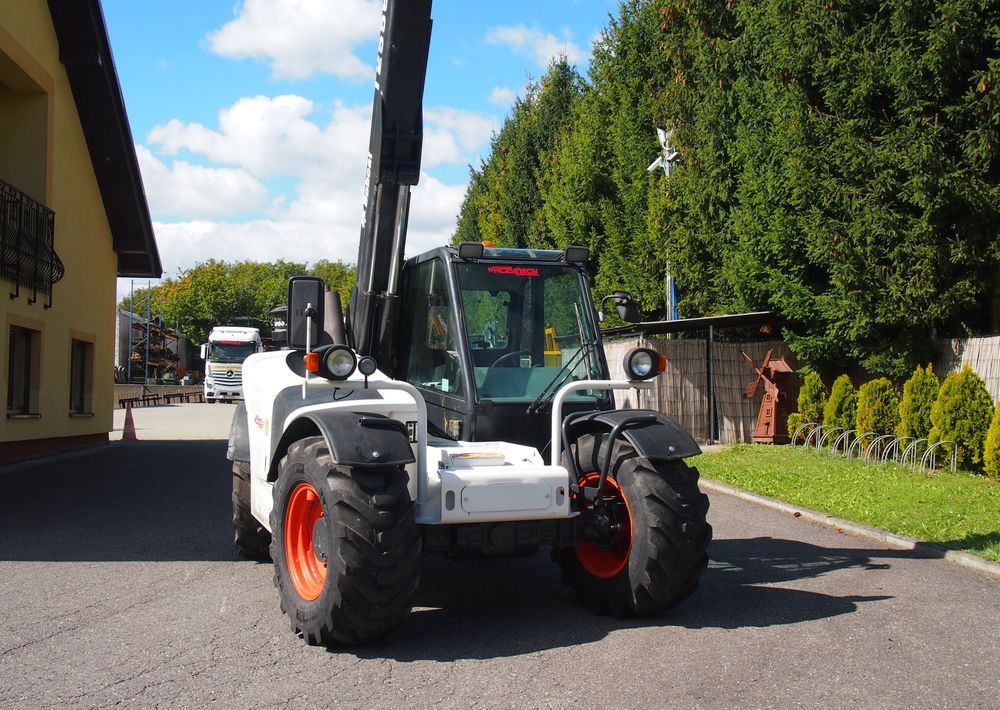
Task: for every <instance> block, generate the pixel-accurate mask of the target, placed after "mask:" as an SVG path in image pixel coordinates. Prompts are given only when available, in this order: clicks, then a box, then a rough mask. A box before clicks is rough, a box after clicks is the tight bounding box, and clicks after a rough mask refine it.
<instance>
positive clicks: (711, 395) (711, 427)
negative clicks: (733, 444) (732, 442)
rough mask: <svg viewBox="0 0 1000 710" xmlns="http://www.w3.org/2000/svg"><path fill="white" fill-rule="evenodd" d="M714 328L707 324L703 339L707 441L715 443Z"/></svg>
mask: <svg viewBox="0 0 1000 710" xmlns="http://www.w3.org/2000/svg"><path fill="white" fill-rule="evenodd" d="M714 339H715V328H714V327H712V326H708V340H706V341H705V393H706V395H707V396H708V443H709V444H712V443H715V388H714V379H715V378H714V377H712V374H713V373H712V342H713V341H714Z"/></svg>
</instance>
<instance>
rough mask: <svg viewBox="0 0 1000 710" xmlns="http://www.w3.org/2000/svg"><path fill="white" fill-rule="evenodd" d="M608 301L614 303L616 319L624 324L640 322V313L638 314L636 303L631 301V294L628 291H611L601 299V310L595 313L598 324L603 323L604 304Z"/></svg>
mask: <svg viewBox="0 0 1000 710" xmlns="http://www.w3.org/2000/svg"><path fill="white" fill-rule="evenodd" d="M609 299H610V300H613V301H614V302H615V308H616V309H617V310H618V317H619V318H621V319H622V320H623V321H625V322H626V323H639V322H641V321H642V313H640V312H639V306H638V305H637V304H636V302H635V301H633V300H632V294H630V293H629V292H628V291H612V292H611V293H609V294H608V295H607V296H605V297H604V298H602V299H601V310H599V311H598V312H597V320H598V321H599V322H604V302H605V301H607V300H609Z"/></svg>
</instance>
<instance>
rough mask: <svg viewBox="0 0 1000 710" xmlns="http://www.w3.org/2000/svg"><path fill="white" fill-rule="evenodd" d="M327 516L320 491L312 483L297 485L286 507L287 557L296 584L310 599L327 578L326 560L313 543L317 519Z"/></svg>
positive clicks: (296, 587) (321, 587)
mask: <svg viewBox="0 0 1000 710" xmlns="http://www.w3.org/2000/svg"><path fill="white" fill-rule="evenodd" d="M322 517H323V503H322V502H321V501H320V499H319V493H317V492H316V489H315V488H313V487H312V486H311V485H309V484H308V483H300V484H299V485H297V486H295V489H294V490H293V491H292V495H291V496H290V497H289V499H288V507H287V509H286V510H285V560H287V562H288V576H289V577H291V579H292V586H293V587H295V591H296V592H297V593H298V595H299V596H300V597H302V598H303V599H305V600H306V601H312V600H314V599H316V598H317V597H318V596H319V595H320V592H322V591H323V583H324V582H325V581H326V561H325V560H321V559H320V558H319V556H318V555H317V554H316V549H315V547H314V546H313V530H314V529H315V527H316V521H318V520H319V519H320V518H322Z"/></svg>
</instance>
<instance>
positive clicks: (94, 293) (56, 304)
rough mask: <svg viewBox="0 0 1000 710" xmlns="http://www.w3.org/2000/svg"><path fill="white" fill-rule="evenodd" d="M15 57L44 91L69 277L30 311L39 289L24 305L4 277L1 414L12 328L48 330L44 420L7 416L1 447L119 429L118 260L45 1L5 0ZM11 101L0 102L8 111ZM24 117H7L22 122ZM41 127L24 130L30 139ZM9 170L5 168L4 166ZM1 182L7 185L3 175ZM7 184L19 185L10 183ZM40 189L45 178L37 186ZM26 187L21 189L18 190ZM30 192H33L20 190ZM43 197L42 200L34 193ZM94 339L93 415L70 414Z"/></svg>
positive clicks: (8, 40) (59, 248) (4, 19)
mask: <svg viewBox="0 0 1000 710" xmlns="http://www.w3.org/2000/svg"><path fill="white" fill-rule="evenodd" d="M3 54H5V55H7V57H8V58H10V59H13V60H14V62H15V63H16V64H17V66H18V67H19V68H20V69H21V70H22V71H23V72H24V73H25V74H28V75H29V76H30V77H31V79H32V80H33V81H34V82H35V83H36V84H37V85H39V86H40V87H41V88H42V89H43V91H44V98H45V100H46V102H47V110H46V116H47V126H46V127H45V131H44V135H45V142H46V156H45V165H46V167H47V175H46V180H45V193H46V194H45V195H44V196H37V198H43V199H41V200H40V201H41V202H43V204H45V205H46V206H47V207H49V208H50V209H52V210H54V211H55V213H56V217H55V250H56V253H57V254H58V255H59V257H60V259H61V260H62V262H63V264H64V266H65V268H66V274H65V276H64V277H63V278H62V280H61V281H59V282H57V283H56V284H55V286H54V287H53V298H52V308H51V309H45V308H44V307H43V304H44V303H45V301H46V297H45V296H44V295H43V294H41V293H40V294H39V296H38V300H37V301H36V302H35V303H34V304H32V305H29V304H28V299H29V298H30V297H31V289H25V288H23V287H22V288H21V295H20V297H19V298H17V299H14V300H12V299H10V298H9V297H7V295H6V294H7V293H8V292H10V291H13V284H12V283H10V282H8V281H4V280H0V313H2V315H0V323H2V326H3V331H2V338H0V364H2V368H3V372H2V374H0V407H2V408H3V411H4V413H5V414H6V404H7V363H8V360H9V354H8V352H7V351H8V348H9V333H10V326H11V325H12V324H14V325H22V326H27V327H31V328H35V329H40V330H41V353H40V365H41V368H40V381H39V406H38V411H39V413H40V414H41V416H40V417H38V418H27V419H11V418H9V417H7V416H0V442H11V441H23V440H28V439H42V438H49V437H71V436H81V435H93V434H101V433H106V432H108V431H110V430H111V428H112V407H113V402H112V398H113V393H114V369H113V363H114V335H115V324H114V317H115V283H116V282H115V277H116V276H117V263H118V262H117V256H116V254H115V252H114V249H113V247H112V238H111V230H110V228H109V227H108V220H107V217H106V215H105V213H104V206H103V203H102V201H101V194H100V190H99V188H98V185H97V179H96V177H95V175H94V170H93V166H92V165H91V162H90V154H89V152H88V149H87V144H86V140H85V139H84V135H83V130H82V128H81V126H80V121H79V118H78V116H77V111H76V105H75V103H74V101H73V94H72V91H71V90H70V86H69V80H68V78H67V76H66V72H65V70H64V68H63V65H62V64H61V63H60V61H59V47H58V43H57V40H56V36H55V30H54V29H53V27H52V21H51V19H50V17H49V12H48V5H47V3H46V2H45V0H18V2H3V3H0V55H3ZM2 106H3V103H2V101H0V110H2ZM14 118H16V117H8V119H7V120H14ZM32 131H34V132H35V133H36V134H37V133H38V131H37V127H34V128H29V129H25V132H26V133H27V134H31V133H32ZM0 167H2V166H0ZM0 178H4V175H3V173H2V169H0ZM8 182H11V181H10V180H8ZM35 183H36V184H37V179H36V180H35ZM19 187H20V186H19ZM20 189H22V190H23V191H24V192H26V193H28V192H29V189H28V188H26V187H21V188H20ZM32 197H36V195H32ZM73 338H76V339H83V340H92V342H93V343H94V350H93V358H94V359H93V385H92V387H93V390H92V391H93V407H92V409H93V416H92V417H79V416H73V417H71V416H70V414H69V407H70V404H69V382H70V341H71V340H72V339H73Z"/></svg>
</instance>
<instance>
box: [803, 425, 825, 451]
mask: <svg viewBox="0 0 1000 710" xmlns="http://www.w3.org/2000/svg"><path fill="white" fill-rule="evenodd" d="M822 434H823V425H822V424H817V425H816V427H815V428H814V429H813V430H812V431H811V432H809V435H808V436H807V437H806V440H805V442H803V444H802V448H803V449H808V448H809V444H810V442H812V441H813V440H815V441H817V442H818V441H819V440H820V437H821V436H822ZM817 448H818V447H817Z"/></svg>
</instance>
